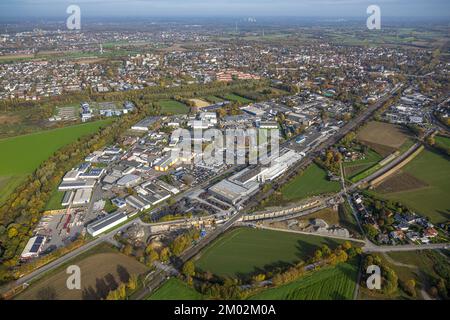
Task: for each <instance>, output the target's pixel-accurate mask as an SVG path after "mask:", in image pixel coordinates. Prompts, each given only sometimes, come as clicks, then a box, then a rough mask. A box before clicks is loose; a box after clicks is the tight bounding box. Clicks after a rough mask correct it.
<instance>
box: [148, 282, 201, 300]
mask: <svg viewBox="0 0 450 320" xmlns="http://www.w3.org/2000/svg"><path fill="white" fill-rule="evenodd" d="M146 299H147V300H202V295H201V294H200V293H198V292H197V291H195V289H193V288H191V287H189V286H188V285H187V284H186V283H184V282H183V281H181V280H180V279H177V278H171V279H169V280H168V281H166V282H165V283H164V284H163V285H162V287H161V288H159V289H158V290H156V291H155V292H153V293H152V294H151V295H150V296H148V297H147V298H146Z"/></svg>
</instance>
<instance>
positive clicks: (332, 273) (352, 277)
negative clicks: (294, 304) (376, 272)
mask: <svg viewBox="0 0 450 320" xmlns="http://www.w3.org/2000/svg"><path fill="white" fill-rule="evenodd" d="M357 275H358V265H357V263H356V262H355V261H352V262H347V263H342V264H339V265H337V266H335V267H326V268H324V269H322V270H319V271H315V272H313V273H311V274H308V275H306V276H304V277H302V278H300V279H299V280H297V281H294V282H291V283H288V284H286V285H283V286H280V287H278V288H273V289H268V290H264V291H262V292H260V293H258V294H256V295H254V296H253V297H251V298H250V299H251V300H351V299H353V292H354V291H355V287H356V279H357Z"/></svg>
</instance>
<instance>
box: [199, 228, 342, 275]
mask: <svg viewBox="0 0 450 320" xmlns="http://www.w3.org/2000/svg"><path fill="white" fill-rule="evenodd" d="M338 243H339V241H335V240H331V239H326V238H322V237H318V236H310V235H301V234H295V233H287V232H280V231H272V230H257V229H251V228H238V229H234V230H232V231H230V232H228V233H226V234H225V235H223V236H222V237H221V238H219V239H218V240H216V241H215V242H214V243H213V244H212V245H210V246H209V247H208V248H207V249H206V250H205V251H203V252H202V253H201V256H200V258H199V259H198V260H197V261H196V262H195V264H196V267H197V268H198V269H199V270H202V271H209V272H211V273H214V274H217V275H220V276H235V277H246V276H248V275H250V274H252V273H255V272H260V271H262V270H267V269H271V268H273V267H277V266H281V267H283V266H288V265H291V264H293V263H295V262H298V261H300V260H305V259H307V258H308V257H310V256H311V255H313V253H314V251H315V250H316V249H317V248H318V247H320V246H322V245H324V244H327V245H328V246H329V247H330V248H335V247H336V246H337V245H338Z"/></svg>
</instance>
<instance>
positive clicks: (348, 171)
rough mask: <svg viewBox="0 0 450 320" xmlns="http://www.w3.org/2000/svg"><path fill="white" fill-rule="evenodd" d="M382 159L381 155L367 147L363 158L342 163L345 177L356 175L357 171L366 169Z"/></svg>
mask: <svg viewBox="0 0 450 320" xmlns="http://www.w3.org/2000/svg"><path fill="white" fill-rule="evenodd" d="M382 159H383V157H382V156H380V155H379V154H378V153H376V152H375V151H373V150H372V149H369V151H368V152H367V154H366V157H365V159H361V160H356V161H352V162H344V163H343V167H344V172H345V176H346V177H347V178H352V177H354V176H356V175H358V174H359V173H361V172H363V171H364V170H367V169H368V168H370V167H371V166H373V165H375V164H376V163H378V162H380V161H381V160H382Z"/></svg>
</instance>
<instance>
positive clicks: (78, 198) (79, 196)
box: [72, 189, 92, 206]
mask: <svg viewBox="0 0 450 320" xmlns="http://www.w3.org/2000/svg"><path fill="white" fill-rule="evenodd" d="M91 195H92V189H79V190H77V191H76V192H75V195H74V197H73V200H72V204H73V205H75V206H80V205H84V204H88V203H89V201H90V200H91Z"/></svg>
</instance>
